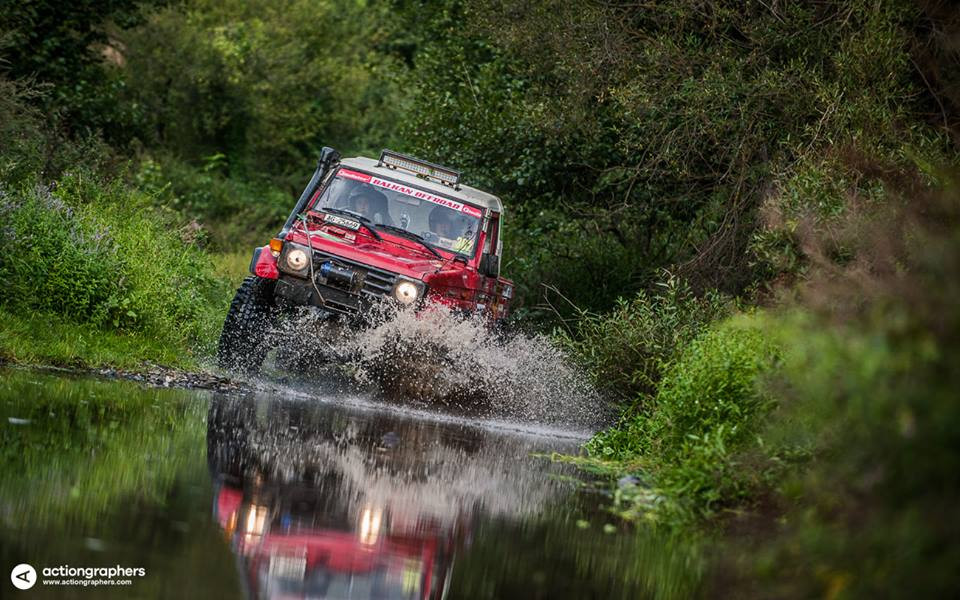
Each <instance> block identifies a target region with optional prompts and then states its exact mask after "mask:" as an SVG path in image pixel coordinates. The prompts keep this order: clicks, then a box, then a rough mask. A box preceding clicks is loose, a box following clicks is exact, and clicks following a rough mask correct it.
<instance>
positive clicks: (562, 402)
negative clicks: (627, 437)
mask: <svg viewBox="0 0 960 600" xmlns="http://www.w3.org/2000/svg"><path fill="white" fill-rule="evenodd" d="M325 339H326V342H327V343H328V344H329V345H330V349H332V350H333V353H334V355H336V356H338V357H340V358H341V360H342V362H341V363H340V365H339V367H340V368H342V369H344V370H346V371H347V372H348V373H349V374H350V376H351V377H353V378H354V379H355V380H356V381H357V382H358V383H359V384H368V385H370V384H372V385H375V386H376V387H378V388H379V389H380V390H381V391H382V392H383V396H384V398H385V399H388V400H398V401H403V402H413V403H415V404H416V403H421V404H440V405H445V406H448V407H451V408H457V409H462V410H467V411H470V412H474V413H477V414H482V415H484V416H490V417H505V418H512V419H519V420H523V421H529V422H536V423H543V424H550V425H562V426H574V427H594V426H597V425H599V424H601V423H603V422H604V421H606V420H607V419H608V418H609V414H610V413H609V407H608V406H607V404H606V403H605V402H604V401H603V399H602V398H601V397H600V395H599V394H598V393H597V392H596V391H595V390H594V388H593V387H592V386H591V385H590V383H589V381H588V379H587V377H586V376H585V375H584V373H582V372H581V371H580V370H579V369H578V368H577V367H576V366H575V365H573V364H572V363H571V361H570V360H569V359H568V357H566V356H565V355H564V354H563V352H561V351H560V349H559V348H558V347H557V346H556V345H555V344H554V343H553V342H551V340H550V339H549V338H548V337H546V336H543V335H527V334H522V333H512V334H503V333H495V332H493V331H492V330H491V329H490V327H489V324H488V323H487V321H486V320H485V319H484V318H482V317H479V316H478V317H473V318H464V317H463V316H461V315H455V314H453V313H451V312H450V311H449V310H446V309H445V308H443V307H430V308H428V309H426V310H423V311H420V312H413V311H393V312H390V313H387V314H381V315H379V316H378V318H377V319H376V320H375V322H374V324H373V325H371V326H369V327H367V328H363V329H360V330H358V331H353V330H351V331H349V332H347V331H346V330H341V332H340V334H339V335H337V334H333V335H328V336H326V338H325Z"/></svg>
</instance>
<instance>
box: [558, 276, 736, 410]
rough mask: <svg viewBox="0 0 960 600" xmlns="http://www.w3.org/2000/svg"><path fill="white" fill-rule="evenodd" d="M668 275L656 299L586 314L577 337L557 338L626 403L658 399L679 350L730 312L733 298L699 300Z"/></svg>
mask: <svg viewBox="0 0 960 600" xmlns="http://www.w3.org/2000/svg"><path fill="white" fill-rule="evenodd" d="M664 275H665V277H664V280H663V281H662V282H660V283H659V284H658V286H657V290H656V291H655V292H654V293H648V292H640V293H638V294H637V295H636V296H634V297H633V298H632V299H631V300H626V299H623V298H620V299H619V300H617V304H616V306H615V308H614V309H613V310H612V311H610V312H608V313H605V314H602V315H597V314H591V313H582V314H581V317H580V319H579V320H578V321H577V323H576V325H575V326H574V328H573V330H572V332H566V331H564V332H559V334H558V337H559V339H560V341H561V342H562V344H563V345H564V346H565V348H566V349H567V350H568V351H570V352H571V353H572V354H573V356H574V357H575V358H576V359H577V360H578V361H579V362H580V363H581V364H582V365H583V366H584V368H585V369H586V370H587V371H588V372H589V373H590V374H591V375H592V376H593V378H594V380H595V381H596V382H597V384H598V385H600V386H601V387H603V388H605V389H608V390H611V391H613V392H615V393H616V394H617V395H618V396H620V397H621V398H625V399H630V400H633V401H642V398H644V397H645V396H647V395H649V394H653V393H654V392H655V391H656V387H657V383H658V382H659V380H660V377H661V375H662V373H663V371H664V369H665V368H666V366H667V365H669V364H670V362H671V361H672V360H674V358H675V354H676V353H677V351H678V349H679V348H682V347H683V345H684V344H686V343H687V342H689V341H690V340H692V339H693V338H694V337H696V336H697V334H699V333H700V332H701V331H702V330H703V329H704V328H705V327H706V326H707V325H709V324H710V323H712V322H713V321H715V320H716V319H718V318H720V317H721V316H723V315H725V314H727V313H728V312H729V310H730V309H731V305H732V302H731V300H730V299H729V298H727V297H725V296H723V295H721V294H718V293H714V292H711V293H708V294H706V295H704V296H702V297H696V296H694V295H693V293H692V292H691V290H690V287H689V286H688V285H687V284H686V282H684V281H683V280H680V279H678V278H676V277H674V276H672V275H670V274H669V273H665V274H664Z"/></svg>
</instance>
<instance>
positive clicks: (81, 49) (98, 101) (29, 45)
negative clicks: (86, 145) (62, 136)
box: [0, 0, 162, 140]
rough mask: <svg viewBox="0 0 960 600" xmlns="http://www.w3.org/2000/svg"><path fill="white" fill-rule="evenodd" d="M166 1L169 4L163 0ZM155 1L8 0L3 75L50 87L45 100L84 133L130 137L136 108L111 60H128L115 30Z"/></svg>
mask: <svg viewBox="0 0 960 600" xmlns="http://www.w3.org/2000/svg"><path fill="white" fill-rule="evenodd" d="M161 1H162V0H161ZM151 3H154V4H155V3H158V2H156V1H153V2H151V0H77V1H76V2H55V1H49V0H17V1H10V0H6V1H4V2H2V3H0V72H5V74H6V75H7V76H8V77H9V78H10V79H12V80H30V81H34V82H36V83H39V84H43V85H45V86H47V89H48V90H49V93H48V94H46V95H44V96H43V97H41V98H39V99H38V101H39V103H40V104H42V106H43V107H44V109H45V110H46V111H47V112H50V113H61V112H62V113H64V115H65V116H66V118H67V122H68V124H69V127H70V129H71V131H72V132H73V133H74V134H76V135H79V136H83V135H85V134H89V133H93V132H96V131H98V130H99V131H102V132H104V133H105V134H106V135H107V136H108V137H109V138H110V139H113V140H122V139H125V135H126V134H125V133H124V129H125V128H128V126H129V125H130V111H129V110H128V107H127V106H126V105H124V104H123V103H122V102H120V98H119V97H120V92H121V90H122V89H123V87H124V82H123V80H122V77H120V75H119V73H118V72H117V71H116V70H114V69H112V68H104V65H103V62H104V58H107V59H108V60H110V59H111V58H112V59H113V61H114V62H116V61H117V58H116V57H119V56H121V55H120V51H119V50H118V49H117V48H116V41H115V40H114V39H111V35H110V29H111V25H115V26H120V27H129V26H131V25H133V24H135V23H137V22H138V20H139V18H140V8H141V6H144V5H148V4H151Z"/></svg>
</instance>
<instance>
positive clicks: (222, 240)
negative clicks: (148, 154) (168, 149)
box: [134, 154, 310, 251]
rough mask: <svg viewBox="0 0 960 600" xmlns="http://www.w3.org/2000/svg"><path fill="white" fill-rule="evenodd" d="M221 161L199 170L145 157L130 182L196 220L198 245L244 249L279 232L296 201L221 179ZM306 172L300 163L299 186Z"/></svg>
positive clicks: (267, 188)
mask: <svg viewBox="0 0 960 600" xmlns="http://www.w3.org/2000/svg"><path fill="white" fill-rule="evenodd" d="M225 162H226V157H225V156H224V155H222V154H215V155H213V156H210V157H207V159H206V160H205V164H204V165H203V167H200V168H197V167H193V166H190V165H187V164H185V163H183V162H181V161H178V160H176V159H173V158H169V157H161V158H156V159H153V158H145V159H143V160H142V161H141V162H140V166H139V170H138V172H137V173H136V175H135V177H134V182H135V183H136V185H137V187H138V188H140V189H142V190H144V191H146V192H148V193H150V194H152V195H153V196H154V197H155V201H156V202H159V203H161V204H163V205H164V206H166V207H169V208H172V209H174V210H176V211H177V212H179V213H180V214H181V215H182V216H183V217H184V218H185V219H186V220H189V221H195V222H196V225H197V227H195V228H194V229H195V236H196V237H197V241H198V242H201V243H204V242H209V246H210V248H211V249H212V250H217V251H229V250H233V249H243V250H244V251H249V250H250V248H252V247H254V246H260V245H263V244H264V243H266V240H267V239H269V238H270V237H271V236H273V235H275V234H276V233H277V232H278V231H279V230H280V227H281V226H282V225H283V222H284V220H285V219H286V217H287V214H289V212H290V210H291V209H292V207H293V204H294V202H295V201H296V200H295V198H294V197H292V196H291V195H290V194H287V193H284V192H283V191H281V190H279V189H277V188H276V187H274V186H272V185H270V184H268V183H264V182H250V181H244V180H241V179H238V178H235V177H234V178H231V177H227V176H225V175H224V174H223V172H224V170H225V166H224V163H225ZM309 168H310V165H307V164H304V165H303V169H304V181H303V183H304V185H305V184H306V182H307V181H308V180H309V173H307V171H308V170H309Z"/></svg>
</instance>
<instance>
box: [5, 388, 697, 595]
mask: <svg viewBox="0 0 960 600" xmlns="http://www.w3.org/2000/svg"><path fill="white" fill-rule="evenodd" d="M322 390H323V388H322V386H321V387H318V388H317V392H316V393H315V394H313V395H312V396H311V395H310V394H305V393H304V392H303V390H302V387H301V389H299V390H298V391H297V392H294V391H293V390H289V391H285V390H284V388H274V389H271V390H269V391H263V392H259V393H253V394H247V395H237V396H224V395H218V394H212V393H208V392H198V391H185V390H169V389H156V388H148V387H143V386H140V385H138V384H134V383H131V382H125V381H109V380H97V379H92V378H86V377H78V376H58V375H50V374H42V373H37V372H31V371H21V370H4V371H0V418H2V422H0V427H2V445H0V449H2V450H0V451H2V453H3V460H2V474H0V475H2V479H0V519H2V520H0V557H2V559H3V566H4V568H5V569H6V570H7V572H8V571H9V569H11V568H12V567H13V565H16V564H19V563H29V564H31V565H33V566H34V567H36V568H37V569H38V570H39V569H40V568H41V567H42V566H58V565H71V566H94V567H97V566H114V565H121V566H133V567H143V568H145V569H146V572H147V574H146V576H144V577H142V578H138V579H137V580H136V581H134V582H133V584H132V585H131V586H129V587H123V588H109V587H97V588H91V587H70V588H63V587H61V588H53V587H50V586H43V585H37V586H36V587H34V588H33V589H31V590H29V592H17V591H16V590H14V589H13V588H12V586H10V584H9V583H8V581H6V580H5V581H4V582H3V585H5V586H6V587H5V588H4V594H2V595H3V596H7V593H6V592H16V593H22V594H24V595H25V597H26V594H30V595H32V596H52V597H100V596H108V597H110V596H117V597H144V598H153V597H163V598H166V597H169V598H183V597H188V598H193V597H206V598H209V597H214V598H217V597H223V598H237V597H257V598H259V597H270V598H307V597H309V598H383V599H386V598H410V599H414V598H643V597H683V596H686V595H689V593H690V592H691V582H692V581H694V580H695V577H694V576H693V573H694V572H695V570H696V564H695V561H693V560H692V559H691V558H690V556H691V555H690V554H689V553H688V552H686V551H683V550H681V549H677V548H675V547H673V545H671V544H668V543H666V542H665V541H664V540H662V539H660V538H658V537H656V536H654V535H652V534H648V533H641V532H636V531H632V530H629V529H626V528H624V527H623V526H621V525H619V524H616V525H615V520H614V519H613V518H612V517H610V516H609V515H608V514H607V513H606V512H605V511H604V510H603V505H604V504H605V503H608V502H609V499H607V498H605V497H603V496H601V495H598V494H597V493H596V492H589V491H584V490H583V486H582V485H581V484H580V482H581V475H579V474H578V473H577V472H575V471H573V470H572V469H571V468H570V467H569V466H566V465H563V464H560V463H556V462H552V461H550V460H548V459H545V458H543V456H542V455H543V454H549V453H552V452H563V453H576V451H577V449H578V447H579V444H580V443H582V441H583V439H582V437H581V436H582V433H576V432H566V431H563V430H559V429H550V428H543V427H534V426H530V425H529V424H524V425H520V424H511V423H505V422H485V421H473V420H469V419H463V418H457V417H454V416H450V417H445V416H442V415H434V414H430V413H428V412H424V411H405V410H403V409H402V408H398V407H397V406H390V407H380V406H379V405H377V404H376V403H372V402H368V401H364V400H363V399H362V398H361V399H357V398H347V397H336V396H329V395H324V393H323V392H322ZM605 526H606V527H605Z"/></svg>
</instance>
